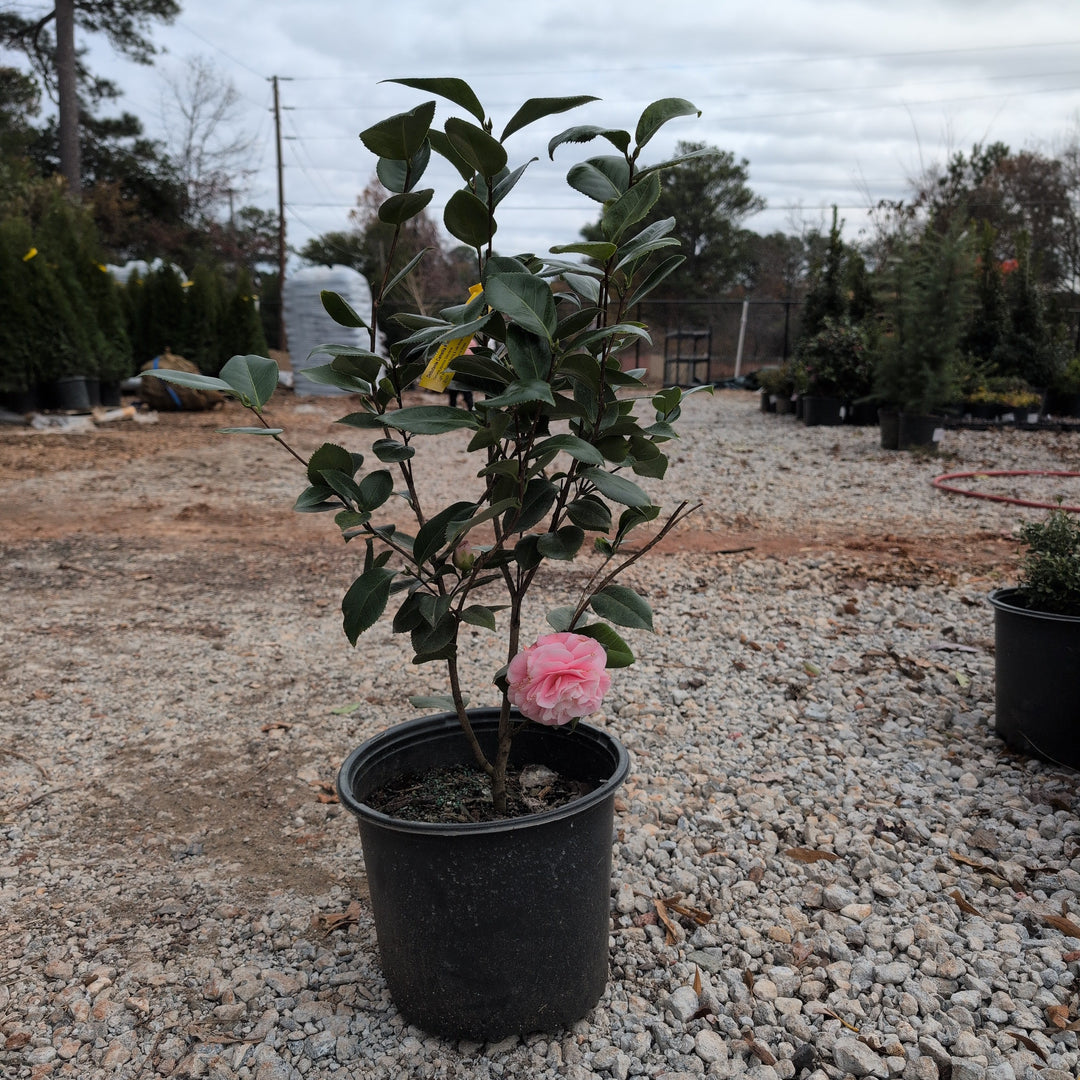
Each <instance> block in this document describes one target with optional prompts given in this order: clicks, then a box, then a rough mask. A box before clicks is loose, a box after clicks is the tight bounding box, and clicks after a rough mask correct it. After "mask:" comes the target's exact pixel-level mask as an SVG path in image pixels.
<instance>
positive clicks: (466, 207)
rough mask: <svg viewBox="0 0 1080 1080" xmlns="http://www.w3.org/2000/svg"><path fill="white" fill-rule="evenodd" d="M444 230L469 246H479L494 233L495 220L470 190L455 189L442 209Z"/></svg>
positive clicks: (484, 243) (486, 241)
mask: <svg viewBox="0 0 1080 1080" xmlns="http://www.w3.org/2000/svg"><path fill="white" fill-rule="evenodd" d="M443 224H444V225H445V226H446V231H447V232H448V233H450V235H451V236H453V237H454V238H455V239H457V240H460V241H461V242H462V243H463V244H467V245H468V246H469V247H473V248H481V247H484V246H485V245H486V244H487V243H488V241H489V240H490V239H491V238H492V237H493V236H494V235H495V228H496V226H495V221H494V219H493V218H490V217H489V216H488V208H487V207H486V206H485V205H484V204H483V203H482V202H481V201H480V200H479V199H478V198H477V197H476V196H475V195H474V194H473V193H472V192H471V191H465V190H464V189H461V190H459V191H455V192H454V194H453V195H451V196H450V198H449V199H448V200H447V203H446V209H445V210H444V211H443Z"/></svg>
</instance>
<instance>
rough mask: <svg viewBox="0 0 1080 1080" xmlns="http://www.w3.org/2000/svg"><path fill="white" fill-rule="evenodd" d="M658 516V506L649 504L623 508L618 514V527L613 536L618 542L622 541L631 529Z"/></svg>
mask: <svg viewBox="0 0 1080 1080" xmlns="http://www.w3.org/2000/svg"><path fill="white" fill-rule="evenodd" d="M659 516H660V507H659V506H654V505H649V506H632V507H630V508H629V509H628V510H624V511H623V512H622V513H621V514H620V515H619V527H618V529H616V531H615V536H616V538H617V540H618V541H619V543H622V541H623V539H624V538H625V537H626V535H627V533H629V532H630V531H631V530H632V529H636V528H637V527H638V526H639V525H644V524H646V522H649V521H655V520H656V518H658V517H659Z"/></svg>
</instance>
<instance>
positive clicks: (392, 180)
mask: <svg viewBox="0 0 1080 1080" xmlns="http://www.w3.org/2000/svg"><path fill="white" fill-rule="evenodd" d="M430 161H431V142H430V141H429V140H427V139H425V140H424V142H423V144H422V145H421V147H420V149H419V150H417V151H416V153H415V154H414V155H413V157H412V159H411V160H410V161H395V160H394V159H393V158H379V160H378V162H377V164H376V165H375V175H376V176H378V178H379V180H380V181H381V182H382V185H383V187H385V188H386V189H387V190H388V191H394V192H397V193H398V194H401V193H402V192H405V191H412V189H413V188H414V187H416V185H417V183H418V182H419V180H420V178H421V177H422V176H423V175H424V173H425V172H426V171H427V167H428V163H429V162H430Z"/></svg>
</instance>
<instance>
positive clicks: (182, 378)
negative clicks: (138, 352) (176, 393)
mask: <svg viewBox="0 0 1080 1080" xmlns="http://www.w3.org/2000/svg"><path fill="white" fill-rule="evenodd" d="M138 378H152V379H162V380H164V381H165V382H168V383H175V384H176V385H177V386H190V387H191V388H192V389H193V390H216V391H217V392H218V393H220V394H228V395H229V397H239V396H240V395H239V394H238V393H237V391H236V390H234V389H233V388H232V387H231V386H230V385H229V384H228V383H227V382H226V381H225V380H224V379H215V378H214V377H213V376H212V375H196V374H195V372H194V371H173V370H172V369H170V368H158V369H157V370H155V371H143V372H140V374H139V375H138Z"/></svg>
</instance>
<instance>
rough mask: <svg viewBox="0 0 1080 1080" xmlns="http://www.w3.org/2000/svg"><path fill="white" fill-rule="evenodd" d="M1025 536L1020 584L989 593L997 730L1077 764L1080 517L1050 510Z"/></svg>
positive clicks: (1022, 745)
mask: <svg viewBox="0 0 1080 1080" xmlns="http://www.w3.org/2000/svg"><path fill="white" fill-rule="evenodd" d="M1020 538H1021V540H1022V542H1023V543H1024V544H1025V545H1026V547H1027V551H1026V553H1025V556H1024V559H1023V563H1022V566H1021V574H1020V584H1019V585H1018V586H1017V587H1016V588H1006V589H996V590H995V591H994V592H992V593H991V594H990V603H991V604H992V605H993V607H994V663H995V703H996V713H995V730H996V731H997V733H998V734H999V735H1000V736H1001V737H1002V738H1003V739H1004V740H1005V741H1006V742H1007V743H1008V744H1009V745H1010V746H1012V747H1015V748H1016V749H1017V750H1022V751H1024V752H1025V753H1031V754H1035V755H1036V756H1038V757H1041V758H1044V759H1045V760H1047V761H1051V762H1054V763H1055V764H1058V765H1067V766H1069V767H1070V768H1073V769H1080V705H1078V702H1080V522H1077V520H1076V518H1075V517H1074V516H1073V515H1072V514H1070V513H1068V512H1067V511H1065V510H1061V509H1057V510H1052V511H1050V513H1049V514H1048V515H1047V517H1046V518H1045V519H1044V520H1043V521H1037V522H1028V523H1026V524H1025V525H1023V526H1022V528H1021V530H1020Z"/></svg>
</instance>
